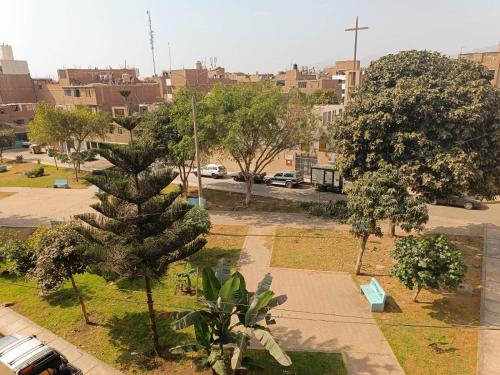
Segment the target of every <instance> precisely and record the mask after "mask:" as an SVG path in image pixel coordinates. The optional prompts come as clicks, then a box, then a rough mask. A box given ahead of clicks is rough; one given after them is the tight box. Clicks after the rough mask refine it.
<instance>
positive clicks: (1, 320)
mask: <svg viewBox="0 0 500 375" xmlns="http://www.w3.org/2000/svg"><path fill="white" fill-rule="evenodd" d="M0 333H1V334H3V335H11V334H13V333H19V334H20V335H26V336H29V335H36V336H37V337H38V339H40V340H41V341H43V342H45V343H46V344H47V345H49V346H50V347H52V348H54V349H56V350H57V351H59V352H60V353H62V354H63V355H64V356H65V357H66V358H67V359H68V361H69V362H70V363H71V364H72V365H74V366H76V367H77V368H79V369H80V370H82V372H83V373H84V374H88V375H120V374H121V372H120V371H118V370H116V369H114V368H113V367H111V366H109V365H107V364H106V363H104V362H102V361H100V360H98V359H97V358H95V357H93V356H91V355H90V354H88V353H86V352H84V351H83V350H81V349H79V348H77V347H76V346H74V345H73V344H70V343H69V342H67V341H65V340H63V339H62V338H60V337H59V336H56V335H55V334H53V333H52V332H50V331H49V330H47V329H45V328H42V327H40V326H39V325H37V324H35V323H33V322H32V321H31V320H29V319H26V318H25V317H23V316H22V315H19V314H18V313H16V312H15V311H13V310H11V309H9V308H6V307H0Z"/></svg>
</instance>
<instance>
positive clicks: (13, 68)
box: [0, 44, 36, 140]
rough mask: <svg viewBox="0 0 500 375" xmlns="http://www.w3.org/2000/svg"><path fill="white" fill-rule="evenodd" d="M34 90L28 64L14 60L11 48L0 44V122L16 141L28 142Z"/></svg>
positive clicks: (33, 105) (32, 113)
mask: <svg viewBox="0 0 500 375" xmlns="http://www.w3.org/2000/svg"><path fill="white" fill-rule="evenodd" d="M35 103H36V95H35V88H34V86H33V80H32V78H31V75H30V71H29V68H28V63H27V62H26V61H24V60H16V59H15V58H14V53H13V51H12V47H11V46H10V45H8V44H1V45H0V123H2V128H3V129H9V130H14V132H15V133H16V138H17V139H18V140H25V139H27V133H28V129H27V126H26V124H28V122H29V121H30V120H31V119H32V118H33V115H34V108H35Z"/></svg>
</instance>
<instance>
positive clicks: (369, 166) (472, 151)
mask: <svg viewBox="0 0 500 375" xmlns="http://www.w3.org/2000/svg"><path fill="white" fill-rule="evenodd" d="M491 78H492V77H491V74H490V73H489V72H488V71H487V70H486V69H485V68H484V67H483V66H480V65H478V64H476V63H474V62H471V61H468V60H465V59H458V60H457V59H451V58H448V57H446V56H444V55H442V54H440V53H437V52H428V51H406V52H400V53H397V54H391V55H387V56H384V57H382V58H380V59H379V60H377V61H375V62H373V63H372V64H371V65H370V67H369V68H368V69H367V70H366V75H365V77H364V81H363V84H362V86H361V87H360V88H359V89H358V90H357V91H356V92H355V93H354V94H353V96H352V99H353V100H352V101H351V102H350V103H349V104H348V105H347V107H346V110H345V111H344V115H343V116H342V117H341V118H340V119H338V120H337V121H336V122H335V123H334V124H333V126H332V140H333V143H334V145H335V148H336V152H337V155H338V161H339V165H340V168H341V170H342V173H343V175H344V176H345V177H347V178H349V179H356V178H359V177H360V176H361V175H362V174H363V173H364V172H366V171H374V170H377V169H378V168H379V165H380V162H381V161H383V162H385V163H387V164H389V165H391V166H394V167H395V168H397V169H399V170H400V171H401V172H402V173H404V174H405V175H406V176H408V177H409V187H410V188H411V189H412V190H413V191H415V192H417V193H421V194H423V195H424V196H425V197H426V198H427V199H429V200H432V199H434V198H436V197H439V196H445V195H450V194H462V193H470V194H475V195H479V196H482V197H491V196H492V195H495V194H498V193H499V189H500V121H499V111H500V94H499V91H498V90H497V89H495V88H494V87H492V85H491V84H490V79H491Z"/></svg>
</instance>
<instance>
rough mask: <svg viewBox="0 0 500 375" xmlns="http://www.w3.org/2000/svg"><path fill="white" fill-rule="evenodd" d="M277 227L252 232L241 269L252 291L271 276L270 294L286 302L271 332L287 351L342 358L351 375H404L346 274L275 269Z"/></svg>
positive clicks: (275, 311)
mask: <svg viewBox="0 0 500 375" xmlns="http://www.w3.org/2000/svg"><path fill="white" fill-rule="evenodd" d="M274 231H275V227H274V226H252V227H250V229H249V232H248V235H247V237H246V239H245V243H244V247H243V250H242V252H241V257H240V262H239V269H240V270H241V271H242V273H243V274H244V275H245V278H246V281H247V285H248V286H249V289H250V290H254V289H255V288H256V286H257V283H258V282H259V281H260V280H261V279H262V277H263V276H264V275H265V274H266V273H267V272H270V273H271V274H272V276H273V285H272V290H273V291H275V292H276V293H277V294H286V295H287V296H288V300H287V302H286V303H285V304H284V305H283V306H281V307H280V308H278V309H275V310H273V315H275V316H276V317H277V319H276V320H277V325H276V326H272V328H271V329H272V331H273V333H274V334H275V335H276V337H277V338H278V339H279V341H280V344H281V345H282V347H283V348H284V349H286V350H305V351H320V352H337V353H340V352H343V353H344V354H345V357H344V358H345V360H346V362H347V363H346V365H347V367H348V369H349V374H351V375H403V374H404V372H403V370H402V369H401V367H400V365H399V363H398V361H397V359H396V357H395V356H394V354H393V353H392V350H391V348H390V346H389V344H388V343H387V341H386V340H385V338H384V335H383V334H382V332H381V331H380V329H379V328H378V326H377V323H376V322H375V320H374V319H373V317H372V316H371V313H370V312H369V308H368V304H367V302H366V300H364V299H363V298H362V296H361V295H360V293H359V289H358V287H357V285H356V284H355V283H354V281H353V280H352V278H351V276H350V275H349V274H347V273H337V272H314V271H303V270H293V269H282V268H271V267H270V266H269V264H270V260H271V251H270V250H269V249H268V247H267V244H268V243H269V238H270V237H272V236H273V235H274ZM285 310H286V311H285Z"/></svg>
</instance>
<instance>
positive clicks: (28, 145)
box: [21, 141, 31, 148]
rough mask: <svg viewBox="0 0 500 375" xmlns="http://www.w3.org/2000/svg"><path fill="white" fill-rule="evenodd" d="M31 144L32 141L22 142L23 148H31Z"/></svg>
mask: <svg viewBox="0 0 500 375" xmlns="http://www.w3.org/2000/svg"><path fill="white" fill-rule="evenodd" d="M30 145H31V142H30V141H21V147H24V148H28V147H30Z"/></svg>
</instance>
